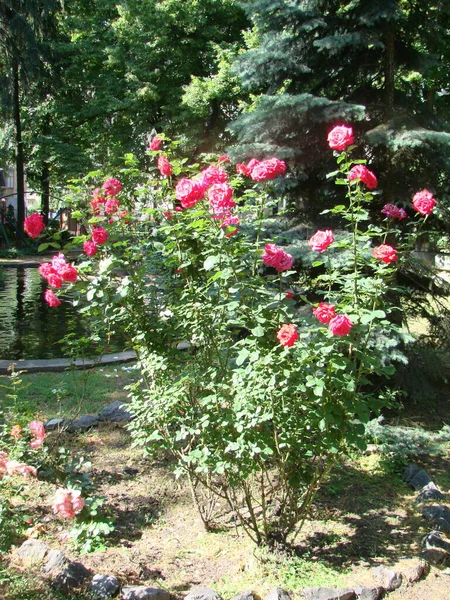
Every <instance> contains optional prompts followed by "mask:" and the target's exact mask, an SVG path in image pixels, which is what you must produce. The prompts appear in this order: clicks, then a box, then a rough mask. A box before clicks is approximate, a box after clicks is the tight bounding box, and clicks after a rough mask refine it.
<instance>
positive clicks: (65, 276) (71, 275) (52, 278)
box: [39, 252, 78, 306]
mask: <svg viewBox="0 0 450 600" xmlns="http://www.w3.org/2000/svg"><path fill="white" fill-rule="evenodd" d="M39 272H40V274H41V275H42V277H44V278H45V279H46V280H47V282H48V285H49V286H50V287H53V288H55V289H59V288H60V287H62V284H63V283H64V282H67V283H74V282H75V281H76V280H77V279H78V271H77V270H76V268H75V267H74V266H73V265H72V264H70V263H67V262H66V259H65V257H64V254H62V253H61V252H59V253H58V254H57V255H56V256H54V257H53V258H52V261H51V262H47V263H41V264H40V265H39ZM44 298H45V301H46V302H47V303H48V304H49V305H50V306H58V305H59V304H61V301H60V300H59V298H58V297H57V296H56V295H55V293H54V292H53V290H46V291H45V293H44Z"/></svg>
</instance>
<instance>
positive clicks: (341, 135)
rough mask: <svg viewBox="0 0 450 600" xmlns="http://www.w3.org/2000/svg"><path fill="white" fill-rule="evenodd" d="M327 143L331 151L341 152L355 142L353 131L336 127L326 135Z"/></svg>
mask: <svg viewBox="0 0 450 600" xmlns="http://www.w3.org/2000/svg"><path fill="white" fill-rule="evenodd" d="M327 141H328V145H329V146H330V148H331V149H332V150H339V152H342V150H345V149H346V148H347V146H350V145H351V144H353V142H354V141H355V138H354V136H353V129H352V128H351V127H345V125H337V126H336V127H334V128H333V129H332V130H331V131H330V133H329V134H328V138H327Z"/></svg>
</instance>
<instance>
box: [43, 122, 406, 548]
mask: <svg viewBox="0 0 450 600" xmlns="http://www.w3.org/2000/svg"><path fill="white" fill-rule="evenodd" d="M328 142H329V145H330V147H331V148H332V149H334V150H336V156H337V161H338V170H337V171H336V172H335V173H334V176H335V177H336V183H338V184H339V185H342V186H346V187H345V189H346V203H345V204H340V205H338V206H336V207H335V209H333V210H332V212H334V214H336V215H338V216H339V217H340V218H341V220H342V222H343V223H345V224H346V225H347V230H346V232H345V233H341V234H340V236H339V244H335V243H334V241H335V236H334V232H333V231H332V230H319V231H318V232H316V234H315V235H313V236H312V237H311V239H310V240H309V241H308V242H307V241H305V249H308V248H309V250H308V251H309V252H311V253H314V258H313V260H314V265H315V266H320V267H321V270H320V272H319V274H318V275H316V276H314V278H313V280H312V281H311V280H308V283H309V286H310V290H311V292H310V293H308V294H307V295H306V296H305V295H302V302H304V303H305V302H306V303H309V304H310V307H309V308H308V310H307V311H304V310H303V311H302V312H301V313H300V312H299V311H298V306H297V304H296V302H295V299H294V298H292V295H293V294H292V291H291V290H292V288H293V287H297V286H298V287H299V288H302V287H304V284H305V281H306V276H305V275H304V274H303V273H299V272H297V271H295V270H293V267H294V256H293V254H291V253H290V252H289V251H288V250H289V249H284V248H282V247H281V246H280V245H279V244H278V243H277V240H271V239H267V238H266V237H265V234H264V214H265V213H266V211H267V206H268V205H269V203H270V200H269V198H270V191H271V188H270V186H271V181H272V179H273V178H274V177H279V176H282V174H283V173H284V172H285V170H286V165H285V163H284V162H283V161H281V160H279V159H277V158H268V159H263V160H259V159H251V160H249V161H248V162H247V163H246V164H244V163H241V164H238V165H236V167H235V169H233V168H232V166H231V165H230V164H229V163H228V162H227V161H224V160H222V157H220V158H218V159H217V160H216V161H213V162H212V163H211V164H209V165H204V168H202V169H199V167H198V166H189V165H187V162H186V161H185V160H183V159H179V158H177V156H176V155H175V150H176V145H175V144H172V143H171V142H170V140H168V139H167V138H165V137H164V153H165V156H167V160H168V161H169V159H170V165H171V168H172V173H171V177H170V178H168V177H167V176H166V175H165V174H164V173H162V172H161V169H160V167H161V162H159V163H158V154H157V153H158V152H159V151H160V150H159V149H160V146H161V144H159V142H158V144H153V146H154V147H153V148H151V149H150V150H149V151H148V155H149V159H150V161H151V162H150V164H151V166H150V169H151V174H150V176H148V174H144V175H140V174H138V173H137V172H136V169H135V166H134V162H133V160H132V158H130V159H129V162H130V165H129V169H126V168H125V169H123V170H122V176H123V177H124V178H128V180H129V182H130V184H131V185H130V188H129V189H127V186H126V185H123V187H122V189H121V191H120V194H121V203H123V205H124V206H126V209H127V211H128V216H127V224H126V226H125V223H124V222H123V220H121V219H117V218H116V219H112V220H111V219H108V217H107V216H106V215H105V214H103V212H102V210H103V209H102V208H101V207H100V208H99V207H98V206H95V207H92V206H91V203H90V201H91V200H92V197H86V196H85V195H83V193H82V189H81V188H80V193H79V196H78V212H77V213H75V215H76V217H77V218H80V219H84V223H85V226H86V228H87V231H88V232H90V233H88V234H87V235H85V236H81V237H80V238H79V239H78V243H79V244H80V245H83V248H84V251H85V258H84V260H83V262H82V263H81V264H80V265H78V266H77V269H78V274H79V280H78V281H77V282H75V283H70V282H67V281H64V282H63V283H62V288H63V289H64V288H65V286H67V285H71V286H78V287H79V288H81V290H82V293H83V294H84V295H85V298H86V299H87V301H88V310H89V311H90V312H91V313H92V314H97V315H98V316H99V318H101V319H103V320H106V321H108V322H109V323H110V324H111V328H112V329H116V330H117V329H118V328H120V329H121V330H122V331H124V332H125V333H126V334H127V335H128V337H129V339H130V342H131V344H132V346H133V347H134V348H135V350H136V352H137V354H138V358H139V362H140V366H141V369H142V381H141V382H140V384H139V385H138V386H135V388H134V389H133V390H132V393H131V398H132V403H131V408H132V410H133V411H134V412H135V414H136V418H135V419H134V420H133V422H132V423H131V424H130V430H131V432H132V434H133V436H134V438H135V443H136V444H138V445H142V446H144V447H145V450H146V452H148V453H154V454H157V453H160V452H164V451H165V452H169V453H170V454H171V455H172V456H173V458H174V460H175V462H176V474H177V475H179V476H181V475H185V476H187V477H188V479H189V481H190V484H191V489H192V495H193V498H194V501H195V502H196V503H197V506H198V508H199V511H200V515H201V516H202V519H203V521H204V523H205V525H206V526H211V525H212V524H213V523H214V506H215V501H217V502H218V503H219V504H226V505H228V506H229V508H230V510H232V511H233V514H235V515H237V518H238V519H239V521H240V524H241V525H242V527H243V528H244V530H245V531H246V532H247V533H248V534H249V535H250V536H251V537H252V538H253V539H254V540H255V541H256V542H257V543H259V544H262V543H269V544H270V543H273V542H285V541H286V539H287V538H288V536H289V535H291V534H292V532H293V531H295V529H296V528H298V526H299V525H301V523H302V522H303V520H304V518H305V517H306V515H307V513H308V510H309V507H310V505H311V502H312V500H313V498H314V494H315V491H316V490H317V488H318V486H319V485H320V483H321V482H322V481H323V480H324V478H325V477H326V476H327V473H328V472H329V470H330V469H331V468H332V466H333V464H334V463H335V462H336V460H337V458H338V457H339V455H340V454H341V453H343V452H346V451H348V450H349V449H351V448H354V447H358V448H364V446H365V437H364V431H365V429H364V424H365V423H366V422H367V421H368V420H369V417H371V416H372V417H373V415H374V414H377V412H378V411H379V410H380V407H382V406H383V405H385V404H388V403H389V402H390V401H391V400H392V394H391V393H390V392H389V390H384V391H380V389H379V387H377V388H374V387H372V386H371V381H372V379H373V378H374V377H377V378H380V377H381V378H386V377H389V375H390V374H392V373H393V371H394V365H393V360H392V357H391V355H390V354H389V353H388V352H387V351H386V347H383V348H381V347H380V345H379V343H378V340H379V339H389V340H390V346H391V347H392V346H395V344H396V343H397V341H398V340H399V339H400V337H401V331H400V330H399V328H398V326H397V325H395V323H393V322H392V320H391V319H390V318H389V315H390V312H391V310H393V308H395V307H391V306H390V304H389V303H387V301H386V298H387V297H388V292H389V290H390V289H391V286H392V282H393V280H394V278H395V269H394V266H393V261H394V258H393V257H394V254H395V256H396V258H397V260H396V261H395V264H398V263H399V262H400V261H401V253H400V252H399V253H398V255H397V251H396V250H395V249H394V248H393V247H391V250H390V251H389V252H388V253H385V252H384V251H383V253H382V254H380V253H381V251H380V250H377V251H376V252H375V254H373V253H374V247H378V249H379V248H381V247H382V246H383V245H385V244H384V241H385V239H384V236H385V232H384V231H383V230H382V229H381V228H374V227H367V223H366V222H367V221H368V220H369V211H370V210H371V208H372V206H371V205H372V201H373V196H372V193H371V192H370V191H367V189H365V187H369V188H370V187H371V186H372V184H373V183H374V181H375V180H376V175H375V174H373V173H372V174H371V175H370V177H369V178H368V179H367V178H366V175H367V173H366V170H365V169H361V165H362V161H361V160H358V161H356V162H355V161H353V159H352V156H351V151H352V150H353V149H352V148H350V146H352V144H353V142H354V135H353V131H352V129H351V128H350V127H347V126H338V127H336V128H334V129H333V130H332V131H331V132H330V134H329V137H328ZM355 166H358V169H357V172H358V173H359V175H358V176H357V177H356V178H355V179H352V178H351V177H349V173H351V172H352V169H354V168H355ZM367 171H368V170H367ZM355 172H356V171H353V173H355ZM361 174H363V176H361ZM364 178H366V179H367V181H369V185H368V184H367V181H366V182H365V181H364ZM364 186H365V187H364ZM372 187H373V186H372ZM102 189H109V190H110V191H112V189H111V188H110V187H109V186H108V187H107V188H104V187H103V186H102ZM114 191H115V190H114ZM94 195H95V194H94ZM97 197H98V194H97ZM389 212H390V215H387V216H391V215H392V214H393V213H394V212H395V211H392V210H391V209H389ZM395 214H396V215H397V214H398V213H395ZM394 218H400V217H398V216H396V217H394ZM336 257H337V258H339V260H334V258H336ZM388 257H389V260H385V259H387V258H388ZM380 258H381V260H380ZM267 267H269V268H267ZM44 270H46V269H44ZM58 272H60V271H58ZM43 275H44V276H46V275H45V273H44V272H43ZM58 293H59V292H58ZM318 298H319V300H320V301H319V303H318V302H317V300H318ZM317 304H318V305H317ZM182 341H183V342H184V344H183V346H187V347H188V350H187V351H185V352H180V350H178V347H179V344H180V342H182ZM274 507H277V509H276V510H273V508H274Z"/></svg>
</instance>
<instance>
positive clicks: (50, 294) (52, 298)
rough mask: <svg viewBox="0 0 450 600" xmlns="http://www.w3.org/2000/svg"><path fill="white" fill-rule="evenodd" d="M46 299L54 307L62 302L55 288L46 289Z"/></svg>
mask: <svg viewBox="0 0 450 600" xmlns="http://www.w3.org/2000/svg"><path fill="white" fill-rule="evenodd" d="M44 300H45V301H46V302H47V304H48V305H49V306H50V307H52V308H54V307H55V306H59V305H60V304H61V300H60V299H59V298H58V296H57V295H56V294H55V292H54V291H53V290H45V292H44Z"/></svg>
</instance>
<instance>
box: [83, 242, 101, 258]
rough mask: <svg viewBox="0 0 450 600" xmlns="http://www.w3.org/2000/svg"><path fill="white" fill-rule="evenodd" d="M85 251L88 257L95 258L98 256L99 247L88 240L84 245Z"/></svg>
mask: <svg viewBox="0 0 450 600" xmlns="http://www.w3.org/2000/svg"><path fill="white" fill-rule="evenodd" d="M83 250H84V252H85V254H87V256H95V255H96V254H97V250H98V246H97V244H96V243H95V242H93V241H92V240H86V241H85V242H84V244H83Z"/></svg>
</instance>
